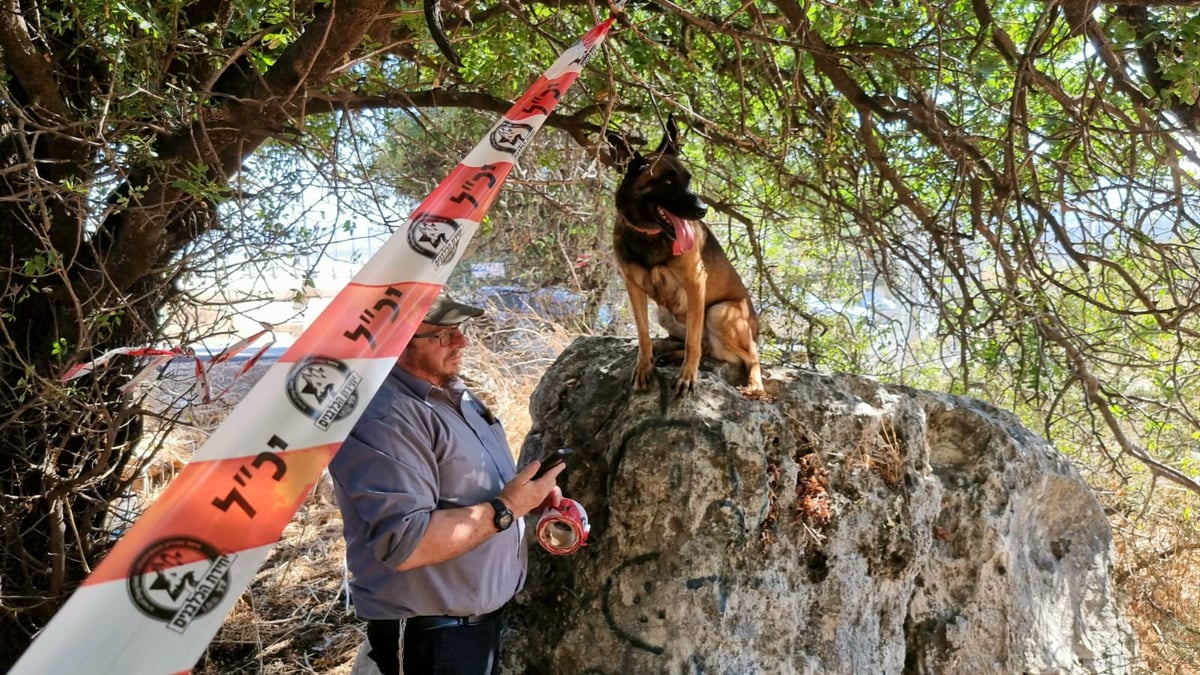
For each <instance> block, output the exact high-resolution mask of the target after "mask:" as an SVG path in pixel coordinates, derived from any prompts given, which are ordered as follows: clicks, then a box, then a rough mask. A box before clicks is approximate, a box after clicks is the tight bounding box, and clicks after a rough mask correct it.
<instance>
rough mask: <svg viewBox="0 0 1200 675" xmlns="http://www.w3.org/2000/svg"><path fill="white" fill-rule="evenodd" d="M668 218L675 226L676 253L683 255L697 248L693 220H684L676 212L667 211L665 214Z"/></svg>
mask: <svg viewBox="0 0 1200 675" xmlns="http://www.w3.org/2000/svg"><path fill="white" fill-rule="evenodd" d="M665 215H666V216H667V220H669V221H671V224H672V225H674V226H675V247H674V253H675V255H683V254H684V253H687V252H688V251H690V250H692V249H693V248H696V233H695V232H694V231H693V230H692V223H691V221H687V220H684V219H683V218H680V217H679V216H676V215H675V214H674V213H670V212H667V213H666V214H665Z"/></svg>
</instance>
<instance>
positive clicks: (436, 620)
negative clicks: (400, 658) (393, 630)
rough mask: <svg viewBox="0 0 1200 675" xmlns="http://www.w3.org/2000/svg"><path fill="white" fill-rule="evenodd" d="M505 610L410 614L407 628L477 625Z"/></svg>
mask: <svg viewBox="0 0 1200 675" xmlns="http://www.w3.org/2000/svg"><path fill="white" fill-rule="evenodd" d="M502 611H503V610H500V609H498V610H496V611H494V612H489V613H488V614H472V615H471V616H410V617H408V619H406V620H405V627H406V629H408V628H411V629H412V630H437V629H438V628H454V627H457V626H477V625H479V624H481V623H487V622H489V621H494V620H496V619H499V618H500V614H501V612H502Z"/></svg>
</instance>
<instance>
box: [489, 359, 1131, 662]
mask: <svg viewBox="0 0 1200 675" xmlns="http://www.w3.org/2000/svg"><path fill="white" fill-rule="evenodd" d="M634 351H635V347H634V345H633V343H632V342H630V341H628V340H621V339H614V338H581V339H579V340H577V341H576V342H575V343H573V344H572V345H571V346H570V347H569V348H568V349H567V350H566V351H564V353H563V354H562V355H561V356H560V357H559V359H558V360H557V361H556V363H555V364H554V365H553V366H552V367H551V368H550V369H549V370H548V371H547V373H546V375H545V377H544V379H543V380H542V382H541V384H540V386H539V387H538V389H537V391H536V392H535V393H534V395H533V398H532V401H531V412H532V416H533V431H532V432H531V434H530V436H529V438H528V440H527V441H526V443H525V446H524V447H523V448H522V457H521V461H522V463H524V462H527V461H529V460H530V459H532V458H535V457H538V456H541V455H542V454H544V452H545V451H547V450H549V449H553V448H555V447H560V446H569V447H571V448H573V449H574V450H575V455H574V456H573V458H572V461H571V462H570V465H569V467H568V469H567V471H566V473H564V474H563V477H561V478H560V480H559V484H560V485H562V486H564V492H565V493H566V494H567V496H569V497H573V498H575V499H577V500H578V501H580V502H581V503H582V504H583V505H584V506H585V507H586V508H587V510H588V514H589V516H590V520H591V525H592V532H591V537H590V540H589V542H588V545H587V547H586V548H584V549H583V550H582V551H580V552H578V553H576V554H574V555H571V556H566V557H554V556H550V555H549V554H547V553H545V552H544V551H543V550H542V549H541V548H540V547H538V546H537V545H536V544H532V545H531V547H530V580H529V582H528V584H527V588H526V590H525V592H523V593H522V594H520V595H519V596H518V598H517V602H516V603H515V605H514V606H513V607H512V611H511V612H510V614H509V626H510V628H509V633H508V635H507V637H506V646H505V652H506V655H505V661H504V666H505V672H509V673H564V674H574V673H610V674H612V675H624V674H629V673H635V674H640V673H739V674H740V673H822V674H823V673H847V674H851V673H853V674H861V673H1100V672H1103V673H1122V672H1131V671H1132V670H1133V663H1134V652H1135V644H1134V639H1133V637H1132V631H1131V630H1130V628H1129V626H1128V625H1127V623H1126V622H1125V620H1124V619H1123V618H1122V616H1121V613H1120V610H1119V607H1118V604H1117V602H1116V600H1115V598H1114V596H1113V591H1112V585H1111V583H1110V580H1109V572H1110V567H1111V562H1112V555H1113V552H1112V538H1111V532H1110V530H1109V525H1108V522H1107V520H1106V519H1105V516H1104V513H1103V511H1102V510H1101V508H1100V506H1099V504H1098V503H1097V501H1096V500H1095V498H1094V497H1093V495H1092V494H1091V492H1090V491H1089V489H1088V487H1087V486H1086V485H1085V483H1084V482H1083V481H1082V479H1081V478H1080V477H1079V475H1078V473H1077V472H1076V471H1075V469H1074V467H1073V466H1072V465H1071V463H1070V462H1069V461H1068V460H1067V459H1066V458H1065V457H1063V456H1062V455H1060V454H1059V453H1058V452H1057V451H1055V450H1054V449H1053V448H1052V447H1050V446H1049V445H1048V444H1047V443H1046V442H1045V441H1044V440H1042V439H1041V438H1039V437H1038V436H1036V435H1035V434H1033V433H1032V432H1030V431H1028V430H1027V429H1025V428H1024V427H1023V426H1022V425H1021V424H1020V422H1019V421H1018V420H1017V418H1016V417H1015V416H1014V415H1012V414H1011V413H1008V412H1005V411H1003V410H999V409H997V408H995V407H993V406H991V405H988V404H986V403H983V402H981V401H978V400H974V399H969V398H963V397H954V396H948V395H942V394H936V393H931V392H926V391H917V390H914V389H910V388H905V387H899V386H890V385H884V384H880V383H879V382H876V381H873V380H871V379H868V378H865V377H858V376H852V375H821V374H817V373H813V372H807V371H784V370H780V369H773V370H772V371H771V372H770V373H769V374H770V376H771V377H770V379H769V381H768V383H767V389H768V391H769V392H770V393H771V394H772V395H773V396H774V397H775V400H774V401H773V402H762V401H755V400H750V399H747V398H745V397H743V396H742V395H741V394H739V393H738V392H737V390H736V389H734V388H732V387H730V386H729V385H727V384H726V383H725V381H724V380H723V379H722V378H721V377H720V373H714V372H713V371H711V370H710V369H709V366H708V364H706V366H705V368H704V369H702V371H701V379H700V381H699V382H698V385H697V390H696V392H695V393H694V394H692V395H690V396H688V397H685V398H683V399H676V398H675V397H674V396H673V395H672V394H671V383H672V381H673V379H674V376H675V374H676V370H677V367H676V366H670V365H668V366H662V367H659V368H657V370H656V375H657V381H656V382H655V383H654V385H653V386H652V389H651V390H650V391H645V392H637V393H635V392H633V391H632V390H631V387H630V379H631V375H632V368H633V360H634ZM533 522H534V521H533V520H532V519H530V521H529V523H528V524H529V525H530V528H531V529H532V526H533Z"/></svg>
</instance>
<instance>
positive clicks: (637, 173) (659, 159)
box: [608, 116, 708, 251]
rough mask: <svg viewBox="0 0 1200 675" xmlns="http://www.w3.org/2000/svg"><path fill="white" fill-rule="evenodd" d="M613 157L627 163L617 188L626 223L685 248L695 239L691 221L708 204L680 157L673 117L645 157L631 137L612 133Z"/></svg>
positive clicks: (610, 138)
mask: <svg viewBox="0 0 1200 675" xmlns="http://www.w3.org/2000/svg"><path fill="white" fill-rule="evenodd" d="M608 142H609V144H611V145H612V146H613V158H614V160H616V161H617V163H618V165H620V164H622V163H623V164H625V177H624V178H623V179H622V180H621V185H620V187H618V188H617V210H618V211H619V212H620V213H621V216H622V218H624V220H625V222H626V223H627V224H629V225H631V226H633V227H634V228H636V229H638V230H639V231H642V232H648V231H659V232H661V233H663V234H665V235H666V236H667V237H669V238H672V239H675V241H676V247H677V248H679V247H680V246H681V245H682V249H683V250H684V251H686V250H688V249H689V248H690V245H689V244H688V242H689V241H690V240H694V235H693V234H692V225H691V223H690V222H689V221H693V220H699V219H701V218H703V217H704V216H705V214H707V213H708V205H706V204H705V203H704V202H703V201H701V199H700V198H699V197H697V196H696V194H695V193H694V192H692V190H691V185H690V184H691V181H692V174H691V173H690V172H689V171H688V170H687V167H686V166H684V164H683V160H682V159H681V158H680V157H679V129H678V127H676V126H675V118H674V117H673V116H671V117H668V118H667V128H666V133H665V134H664V135H663V139H662V142H660V143H659V144H658V148H656V149H655V150H654V152H653V153H651V154H650V155H647V156H645V157H643V156H642V155H641V153H639V152H637V151H636V150H634V149H633V148H632V147H631V146H630V145H629V142H628V140H627V139H625V138H624V137H623V136H619V135H617V134H611V133H610V134H609V135H608Z"/></svg>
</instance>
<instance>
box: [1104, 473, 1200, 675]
mask: <svg viewBox="0 0 1200 675" xmlns="http://www.w3.org/2000/svg"><path fill="white" fill-rule="evenodd" d="M1101 497H1102V501H1106V502H1108V503H1110V504H1111V503H1119V502H1124V503H1125V504H1126V505H1131V504H1132V505H1137V506H1138V509H1137V510H1136V511H1132V512H1129V513H1130V515H1126V513H1125V512H1122V511H1121V510H1117V511H1116V512H1115V513H1114V514H1113V515H1112V516H1111V517H1110V521H1111V522H1112V524H1113V534H1114V538H1115V540H1116V548H1117V558H1116V565H1115V566H1114V570H1113V573H1114V581H1115V582H1116V586H1117V589H1118V591H1119V592H1120V594H1121V597H1122V600H1123V602H1124V604H1125V607H1126V614H1127V616H1128V617H1129V620H1130V623H1131V624H1133V628H1134V631H1135V632H1136V633H1137V636H1138V642H1139V643H1140V656H1141V661H1142V671H1141V672H1144V673H1153V674H1155V675H1159V674H1162V675H1196V674H1197V673H1200V532H1197V528H1196V521H1195V517H1196V516H1195V515H1193V514H1196V515H1200V498H1197V496H1196V495H1192V494H1189V493H1186V492H1184V491H1182V490H1179V489H1176V488H1173V487H1171V488H1162V487H1161V486H1160V487H1159V489H1158V490H1157V492H1156V493H1152V494H1150V495H1149V496H1145V495H1143V496H1140V499H1139V500H1138V501H1139V502H1140V504H1139V503H1138V502H1131V501H1129V500H1126V499H1123V498H1122V497H1121V494H1120V493H1119V492H1118V493H1114V494H1113V495H1110V496H1109V499H1104V495H1102V496H1101ZM1147 499H1149V501H1147Z"/></svg>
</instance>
